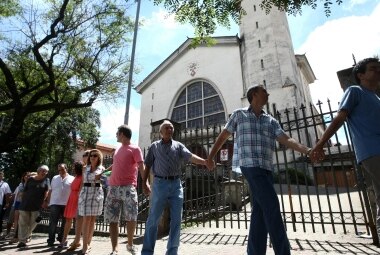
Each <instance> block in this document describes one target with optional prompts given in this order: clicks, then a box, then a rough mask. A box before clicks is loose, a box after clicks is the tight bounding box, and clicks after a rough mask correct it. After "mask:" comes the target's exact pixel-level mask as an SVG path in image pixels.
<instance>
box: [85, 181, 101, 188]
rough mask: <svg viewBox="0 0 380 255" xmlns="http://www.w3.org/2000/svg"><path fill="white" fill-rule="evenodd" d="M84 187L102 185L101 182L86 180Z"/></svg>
mask: <svg viewBox="0 0 380 255" xmlns="http://www.w3.org/2000/svg"><path fill="white" fill-rule="evenodd" d="M83 186H84V187H100V183H93V182H85V183H83Z"/></svg>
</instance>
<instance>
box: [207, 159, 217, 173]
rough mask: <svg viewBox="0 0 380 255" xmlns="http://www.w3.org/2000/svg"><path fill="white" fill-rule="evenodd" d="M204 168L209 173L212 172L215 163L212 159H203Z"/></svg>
mask: <svg viewBox="0 0 380 255" xmlns="http://www.w3.org/2000/svg"><path fill="white" fill-rule="evenodd" d="M205 166H206V167H207V169H208V170H209V171H212V170H213V169H214V168H215V161H214V160H212V159H205Z"/></svg>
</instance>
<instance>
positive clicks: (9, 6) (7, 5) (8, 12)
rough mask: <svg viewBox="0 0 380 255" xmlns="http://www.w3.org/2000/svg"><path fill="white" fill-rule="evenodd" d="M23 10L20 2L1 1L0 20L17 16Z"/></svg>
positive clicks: (15, 0) (16, 0) (13, 0)
mask: <svg viewBox="0 0 380 255" xmlns="http://www.w3.org/2000/svg"><path fill="white" fill-rule="evenodd" d="M20 10H21V8H20V5H19V1H18V0H1V1H0V18H1V17H10V16H13V15H16V14H17V13H19V12H20Z"/></svg>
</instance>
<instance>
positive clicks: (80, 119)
mask: <svg viewBox="0 0 380 255" xmlns="http://www.w3.org/2000/svg"><path fill="white" fill-rule="evenodd" d="M40 118H43V116H38V115H36V116H35V119H29V121H28V122H27V123H26V125H28V126H29V125H33V122H38V121H40ZM99 125H100V119H99V112H98V111H97V110H94V109H91V108H84V109H81V110H79V111H78V110H69V111H66V112H64V113H63V114H61V115H60V116H59V117H58V118H57V120H56V121H55V122H54V123H53V124H52V125H50V126H49V127H48V128H47V129H46V131H45V132H44V133H43V135H41V136H39V137H36V138H35V139H33V141H31V142H29V143H25V144H23V146H20V147H19V148H18V149H16V150H14V151H12V152H11V153H2V154H0V170H3V171H5V174H6V177H7V179H8V180H9V182H10V184H12V185H13V187H14V185H16V184H18V183H19V180H20V176H21V175H22V173H23V172H25V171H36V169H37V167H38V166H39V165H41V164H46V165H48V166H49V168H50V169H51V171H50V173H49V175H50V176H53V175H55V174H57V172H56V168H57V165H58V164H59V163H66V164H68V165H71V163H72V154H73V153H74V152H75V150H76V149H77V143H76V141H77V139H78V138H79V137H80V139H81V140H84V141H85V144H86V145H87V146H89V147H91V146H94V145H95V144H96V142H97V140H98V137H99V133H98V131H97V130H96V128H97V127H99ZM32 128H33V127H32ZM25 132H27V131H25Z"/></svg>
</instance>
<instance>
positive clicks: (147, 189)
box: [142, 182, 152, 196]
mask: <svg viewBox="0 0 380 255" xmlns="http://www.w3.org/2000/svg"><path fill="white" fill-rule="evenodd" d="M142 188H143V192H144V194H145V195H146V196H149V195H150V193H151V192H152V190H151V188H150V185H149V183H147V182H143V185H142Z"/></svg>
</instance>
